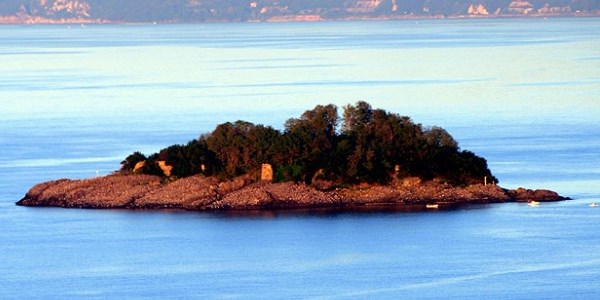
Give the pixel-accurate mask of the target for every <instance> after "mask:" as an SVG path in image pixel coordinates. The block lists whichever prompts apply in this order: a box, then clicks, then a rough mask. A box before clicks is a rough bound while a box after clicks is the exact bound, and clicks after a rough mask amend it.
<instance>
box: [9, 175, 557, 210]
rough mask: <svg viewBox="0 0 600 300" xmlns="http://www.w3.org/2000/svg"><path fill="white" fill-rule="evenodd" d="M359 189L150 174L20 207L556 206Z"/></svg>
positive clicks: (475, 195) (432, 191)
mask: <svg viewBox="0 0 600 300" xmlns="http://www.w3.org/2000/svg"><path fill="white" fill-rule="evenodd" d="M406 182H407V181H404V182H394V183H392V184H390V185H385V186H383V185H367V184H362V185H357V186H350V187H344V188H333V189H329V190H318V189H316V188H315V187H313V186H312V185H307V184H303V183H292V182H285V183H269V182H264V181H256V180H252V179H251V178H249V177H239V178H236V179H234V180H231V181H223V182H220V181H218V180H217V179H216V178H214V177H204V176H200V175H198V176H192V177H187V178H182V179H179V180H176V181H173V182H169V183H164V182H163V181H162V179H161V178H160V177H157V176H151V175H124V174H112V175H108V176H104V177H96V178H90V179H78V180H71V179H60V180H54V181H48V182H44V183H40V184H37V185H35V186H33V187H32V188H31V189H30V190H29V191H28V192H27V194H26V195H25V197H24V198H23V199H21V200H20V201H19V202H17V205H22V206H56V207H66V208H97V209H108V208H113V209H114V208H124V209H184V210H191V211H224V210H275V209H333V210H340V211H343V210H360V209H384V210H385V209H390V210H403V209H406V210H408V209H410V210H414V209H421V208H422V209H425V208H426V207H429V208H431V207H432V205H435V207H436V208H439V209H444V208H454V207H457V206H463V205H470V204H485V203H502V202H527V201H538V202H542V201H560V200H567V199H569V198H566V197H562V196H560V195H558V194H557V193H556V192H553V191H550V190H529V189H524V188H519V189H516V190H507V189H503V188H501V187H500V186H496V185H483V184H477V185H470V186H466V187H452V186H449V185H445V184H441V183H437V182H433V181H432V182H424V183H421V182H418V183H416V184H415V183H412V184H406Z"/></svg>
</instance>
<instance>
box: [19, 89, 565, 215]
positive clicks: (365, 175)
mask: <svg viewBox="0 0 600 300" xmlns="http://www.w3.org/2000/svg"><path fill="white" fill-rule="evenodd" d="M567 199H569V198H567V197H563V196H560V195H559V194H557V193H556V192H553V191H550V190H530V189H525V188H518V189H515V190H509V189H504V188H502V187H500V186H499V185H498V179H497V178H496V177H495V176H493V175H492V173H491V171H490V170H489V168H488V166H487V161H486V160H485V159H484V158H482V157H479V156H477V155H476V154H474V153H473V152H470V151H468V150H461V149H460V147H459V146H458V142H456V141H455V140H454V138H453V137H452V136H451V135H450V134H449V133H448V132H447V131H446V130H444V129H443V128H441V127H436V126H433V127H425V126H423V125H421V124H416V123H414V122H413V121H412V120H411V119H410V118H409V117H407V116H401V115H399V114H396V113H391V112H387V111H385V110H383V109H374V108H372V107H371V105H370V104H369V103H367V102H364V101H359V102H357V103H356V104H355V105H346V106H344V107H343V114H342V117H340V116H339V114H338V107H337V106H335V105H333V104H329V105H318V106H316V107H315V108H314V109H311V110H307V111H305V112H304V113H303V114H302V115H301V116H300V117H299V118H291V119H289V120H287V121H286V123H285V125H284V130H283V131H279V130H276V129H274V128H273V127H270V126H264V125H255V124H253V123H250V122H246V121H236V122H227V123H223V124H220V125H218V126H217V127H216V128H215V130H214V131H213V132H211V133H208V134H203V135H201V136H200V137H199V138H197V139H194V140H192V141H189V142H188V143H187V144H182V145H172V146H169V147H167V148H164V149H162V150H160V151H159V152H157V153H154V154H151V155H149V156H146V155H144V154H142V153H140V152H138V151H136V152H133V153H132V154H131V155H129V156H127V157H126V158H125V159H124V160H123V161H122V162H121V168H120V169H119V170H118V171H116V172H114V173H113V174H110V175H107V176H102V177H95V178H89V179H75V180H72V179H59V180H54V181H49V182H44V183H40V184H37V185H35V186H33V187H32V188H31V189H30V190H29V191H28V192H27V194H26V195H25V197H24V198H23V199H21V200H20V201H18V202H17V205H22V206H56V207H67V208H104V209H108V208H123V209H125V208H127V209H184V210H193V211H256V210H281V209H286V210H291V209H326V210H336V211H350V210H352V211H358V210H398V211H404V210H421V209H448V208H456V207H462V206H464V205H472V204H485V203H502V202H527V201H535V202H536V203H537V202H541V201H560V200H567Z"/></svg>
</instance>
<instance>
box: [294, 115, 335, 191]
mask: <svg viewBox="0 0 600 300" xmlns="http://www.w3.org/2000/svg"><path fill="white" fill-rule="evenodd" d="M338 121H339V118H338V114H337V107H336V106H335V105H333V104H329V105H326V106H322V105H318V106H316V107H315V108H314V109H312V110H307V111H305V112H304V113H303V114H302V116H301V117H300V118H299V119H289V120H288V121H287V122H286V123H285V133H284V135H285V142H286V145H287V146H288V147H289V149H290V153H289V155H290V157H289V161H290V162H291V163H290V164H291V165H294V164H297V165H300V166H302V167H301V168H302V170H303V177H304V178H303V180H304V181H307V182H308V181H309V180H310V179H311V178H312V176H313V175H314V174H315V173H316V172H317V171H318V170H320V169H324V170H325V171H326V172H325V173H328V172H330V171H331V170H332V167H333V166H332V165H331V162H332V154H333V152H334V149H335V142H336V137H337V134H336V129H337V125H338Z"/></svg>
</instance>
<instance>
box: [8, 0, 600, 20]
mask: <svg viewBox="0 0 600 300" xmlns="http://www.w3.org/2000/svg"><path fill="white" fill-rule="evenodd" d="M560 15H568V16H579V15H586V16H600V0H571V1H564V0H514V1H510V0H508V1H507V0H457V1H430V0H414V1H398V0H320V1H316V0H307V1H297V0H226V1H223V0H127V1H119V0H3V1H2V3H0V23H83V22H95V23H97V22H217V21H219V22H222V21H235V22H251V21H286V20H305V21H312V20H340V19H341V20H348V19H396V18H423V17H429V18H431V17H469V16H477V17H484V16H560Z"/></svg>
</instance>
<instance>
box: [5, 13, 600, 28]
mask: <svg viewBox="0 0 600 300" xmlns="http://www.w3.org/2000/svg"><path fill="white" fill-rule="evenodd" d="M598 17H600V12H589V13H573V14H535V15H452V16H443V15H434V16H415V15H412V16H405V15H400V16H382V17H368V16H361V17H347V18H331V19H328V18H317V17H307V16H303V15H289V16H280V17H274V18H271V19H267V20H246V21H239V22H232V21H227V20H206V21H198V22H187V21H186V22H179V21H175V20H171V21H156V22H150V21H148V22H132V21H126V20H104V19H83V18H72V19H49V18H42V17H30V18H23V17H17V16H0V25H159V24H160V25H165V24H223V23H234V24H245V23H314V22H360V21H403V20H406V21H411V20H415V21H418V20H482V19H548V18H551V19H562V18H598Z"/></svg>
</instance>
